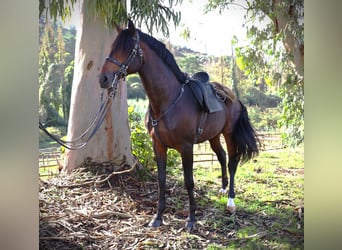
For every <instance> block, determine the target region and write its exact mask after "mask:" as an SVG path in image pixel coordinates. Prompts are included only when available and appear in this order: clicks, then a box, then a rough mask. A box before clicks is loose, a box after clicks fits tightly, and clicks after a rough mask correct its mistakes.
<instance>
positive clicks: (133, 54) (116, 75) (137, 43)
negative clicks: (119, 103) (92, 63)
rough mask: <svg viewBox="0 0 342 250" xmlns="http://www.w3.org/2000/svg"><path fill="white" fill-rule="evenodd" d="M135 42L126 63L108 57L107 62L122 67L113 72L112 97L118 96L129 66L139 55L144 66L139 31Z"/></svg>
mask: <svg viewBox="0 0 342 250" xmlns="http://www.w3.org/2000/svg"><path fill="white" fill-rule="evenodd" d="M133 40H135V44H134V47H133V49H132V51H131V53H130V54H129V55H128V57H127V59H126V60H125V62H124V63H120V62H119V61H118V60H117V59H115V58H113V57H111V56H107V57H106V61H109V62H111V63H114V64H115V65H117V66H119V67H120V69H119V70H118V71H115V72H113V76H114V77H113V81H112V83H111V85H110V87H109V88H110V89H112V91H111V92H110V95H113V96H114V95H115V94H116V91H117V86H118V82H119V80H120V79H122V78H124V77H126V76H127V69H128V66H129V64H130V63H131V62H132V61H133V59H134V58H135V57H136V56H137V55H139V57H140V64H141V65H142V64H143V51H142V49H141V48H140V37H139V32H138V31H137V32H136V37H134V38H133Z"/></svg>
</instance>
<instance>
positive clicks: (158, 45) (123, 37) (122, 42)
mask: <svg viewBox="0 0 342 250" xmlns="http://www.w3.org/2000/svg"><path fill="white" fill-rule="evenodd" d="M137 32H139V36H140V40H141V41H143V42H145V43H146V44H147V45H148V46H149V47H150V48H151V49H152V50H154V52H156V54H157V55H158V56H159V57H160V58H161V59H162V60H163V62H165V64H166V65H167V66H169V68H170V69H171V71H172V72H173V73H174V74H175V76H176V78H177V79H178V81H180V82H182V83H183V82H185V81H186V80H187V77H186V75H185V74H184V73H183V72H182V71H181V70H180V68H179V67H178V65H177V62H176V60H175V58H174V56H173V55H172V54H171V52H170V51H169V50H168V49H167V48H166V47H165V44H163V43H162V42H160V41H158V40H157V39H155V38H154V37H152V36H149V35H147V34H145V33H143V32H142V31H141V30H138V29H137ZM133 47H134V40H133V39H132V35H131V33H130V31H129V30H123V31H122V32H121V33H120V35H119V36H118V38H117V39H116V41H115V42H114V44H113V46H112V52H111V55H112V54H113V53H114V52H115V51H117V50H124V51H131V50H132V49H133Z"/></svg>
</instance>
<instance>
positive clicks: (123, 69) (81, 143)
mask: <svg viewBox="0 0 342 250" xmlns="http://www.w3.org/2000/svg"><path fill="white" fill-rule="evenodd" d="M136 35H137V36H136V38H134V40H135V41H136V42H135V45H134V48H133V49H132V51H131V53H130V54H129V56H128V57H127V59H126V61H125V62H124V63H120V62H119V61H118V60H116V59H115V58H113V57H110V56H108V57H106V60H107V61H110V62H112V63H114V64H116V65H118V66H119V67H120V69H119V70H118V71H116V72H114V73H113V74H114V78H113V81H112V83H111V86H110V87H109V88H108V95H107V97H106V99H105V100H104V101H103V91H102V92H101V104H100V108H99V110H98V111H97V113H96V115H95V117H94V119H93V120H92V121H91V123H90V125H89V126H88V128H87V129H86V130H85V131H84V132H83V133H82V134H81V135H80V136H78V137H77V138H75V139H73V140H72V141H66V140H63V139H61V138H58V137H57V136H56V135H53V134H51V133H50V132H49V131H48V130H47V129H46V128H45V126H44V125H43V124H42V123H41V122H39V129H41V130H42V131H44V132H45V133H46V134H47V135H48V136H49V137H50V138H51V139H53V140H54V141H56V142H57V143H58V144H60V145H61V146H63V147H65V148H67V149H70V150H77V149H81V148H83V147H85V146H86V145H87V144H88V142H89V141H90V140H91V138H93V136H94V135H95V133H96V132H97V131H98V130H99V128H100V127H101V125H102V123H103V121H104V119H105V117H106V115H107V113H108V111H109V110H110V107H111V102H110V100H111V99H112V98H113V99H114V97H115V95H116V93H117V88H118V83H119V80H120V79H121V78H124V77H125V76H126V75H127V69H128V66H129V64H130V63H131V62H132V60H133V59H134V58H135V56H136V55H137V53H139V56H140V61H141V63H142V56H143V54H142V49H141V48H140V46H139V33H138V32H137V34H136Z"/></svg>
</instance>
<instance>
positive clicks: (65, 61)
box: [38, 18, 76, 127]
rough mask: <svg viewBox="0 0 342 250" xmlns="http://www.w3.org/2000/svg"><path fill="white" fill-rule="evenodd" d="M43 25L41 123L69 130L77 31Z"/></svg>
mask: <svg viewBox="0 0 342 250" xmlns="http://www.w3.org/2000/svg"><path fill="white" fill-rule="evenodd" d="M39 24H40V26H39V47H40V49H39V73H38V74H39V76H38V81H39V104H40V105H39V120H40V121H41V122H43V123H44V124H45V125H46V126H56V127H59V126H66V125H67V123H68V117H69V106H70V92H71V83H72V77H73V67H74V66H73V65H74V51H75V35H76V30H75V28H70V29H65V28H63V27H62V26H61V24H58V23H55V24H53V23H50V22H47V21H46V20H45V19H44V18H40V23H39Z"/></svg>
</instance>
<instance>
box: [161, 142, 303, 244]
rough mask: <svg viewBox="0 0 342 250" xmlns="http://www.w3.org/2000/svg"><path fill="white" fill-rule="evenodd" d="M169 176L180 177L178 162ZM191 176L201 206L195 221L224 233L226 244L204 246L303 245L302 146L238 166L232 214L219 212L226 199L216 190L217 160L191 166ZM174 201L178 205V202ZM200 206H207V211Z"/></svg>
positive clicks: (265, 155) (273, 153) (268, 154)
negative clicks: (234, 206)
mask: <svg viewBox="0 0 342 250" xmlns="http://www.w3.org/2000/svg"><path fill="white" fill-rule="evenodd" d="M169 176H171V178H172V177H177V178H178V180H179V182H182V181H183V180H182V178H180V177H182V169H181V167H178V168H175V169H172V170H169V175H168V177H169ZM194 179H195V192H196V193H197V194H198V195H197V197H196V201H197V205H198V207H199V210H201V209H203V207H204V209H205V211H200V212H199V213H200V214H199V215H198V216H197V219H198V220H199V223H200V224H202V225H203V226H205V227H214V228H216V229H220V230H222V231H224V232H225V233H227V242H226V243H220V244H219V243H212V244H209V245H208V249H215V250H216V249H303V248H304V147H303V146H302V147H299V148H295V149H282V150H277V151H273V152H272V151H268V152H261V153H260V155H259V156H258V157H257V158H256V159H255V160H254V161H253V160H252V161H250V162H248V163H246V164H244V165H242V166H239V167H238V171H237V174H236V178H235V192H236V198H235V203H236V206H237V212H236V214H234V215H229V214H227V213H222V211H224V210H225V207H226V204H227V200H228V199H227V197H225V196H224V197H223V196H219V195H218V189H219V188H220V187H221V169H220V166H219V164H218V163H215V164H214V165H213V166H211V164H210V163H204V164H203V165H199V164H198V165H197V166H195V167H194ZM183 200H184V198H183ZM177 203H180V204H182V203H183V206H184V202H183V201H180V202H177ZM208 204H210V205H208ZM206 210H210V213H209V212H208V213H209V214H210V216H209V215H208V216H207V215H206V213H207V211H206ZM203 217H204V219H203Z"/></svg>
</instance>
